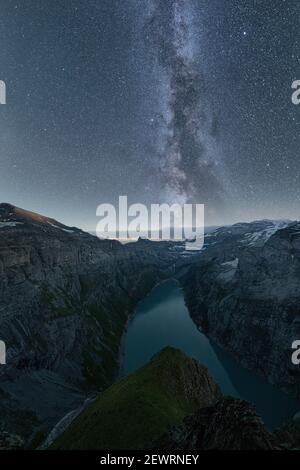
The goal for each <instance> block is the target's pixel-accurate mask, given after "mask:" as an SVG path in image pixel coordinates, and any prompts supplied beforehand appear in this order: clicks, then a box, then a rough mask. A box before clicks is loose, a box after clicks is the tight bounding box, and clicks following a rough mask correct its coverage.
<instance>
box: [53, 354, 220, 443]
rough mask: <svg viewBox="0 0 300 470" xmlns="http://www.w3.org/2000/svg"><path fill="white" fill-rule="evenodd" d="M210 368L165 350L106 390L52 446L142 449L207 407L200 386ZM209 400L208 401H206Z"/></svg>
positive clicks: (210, 397)
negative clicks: (199, 409) (198, 409)
mask: <svg viewBox="0 0 300 470" xmlns="http://www.w3.org/2000/svg"><path fill="white" fill-rule="evenodd" d="M207 377H208V375H207V372H206V369H205V368H201V366H198V365H197V366H196V365H195V362H194V361H193V360H192V359H190V358H188V357H187V356H185V354H183V353H182V352H181V351H179V350H176V349H173V348H165V349H163V350H162V351H161V352H160V353H158V354H157V355H156V356H154V358H153V359H152V360H151V362H149V363H148V364H147V365H145V366H144V367H142V368H141V369H139V370H137V371H136V372H134V373H132V374H130V375H129V376H128V377H126V378H124V379H122V380H120V381H119V382H117V383H115V384H114V385H112V386H111V387H109V388H108V389H106V390H105V391H104V392H103V393H102V394H101V395H100V396H99V397H98V398H97V399H96V400H95V401H94V402H93V403H92V404H91V405H89V406H88V407H87V408H86V409H85V410H84V411H83V412H82V413H81V414H80V415H79V416H78V417H77V418H76V419H75V420H74V422H73V423H72V424H71V425H70V427H69V428H68V429H67V430H66V431H65V432H64V433H63V434H62V435H61V436H60V437H59V438H58V439H57V441H56V442H55V443H54V444H53V446H52V448H54V449H142V448H145V446H146V445H147V444H149V443H150V442H151V441H152V440H153V439H156V438H158V437H159V436H160V435H162V434H163V433H164V432H165V431H166V430H167V429H168V428H169V427H170V426H172V425H175V424H179V423H180V422H181V421H182V420H183V418H184V417H185V416H187V415H188V414H192V413H193V412H194V411H195V410H196V409H197V408H199V407H201V406H205V405H207V403H206V402H207V400H208V399H209V400H211V399H212V395H214V390H213V388H210V389H209V390H210V394H209V395H210V396H209V398H206V397H205V398H204V395H203V394H201V393H198V392H199V389H198V385H197V384H199V383H202V384H203V385H204V386H205V384H207V383H208V382H209V379H208V378H207ZM204 401H206V402H205V403H204Z"/></svg>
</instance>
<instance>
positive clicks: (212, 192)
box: [0, 0, 300, 230]
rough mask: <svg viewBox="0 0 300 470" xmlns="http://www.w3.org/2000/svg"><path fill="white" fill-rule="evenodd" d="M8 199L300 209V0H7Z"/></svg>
mask: <svg viewBox="0 0 300 470" xmlns="http://www.w3.org/2000/svg"><path fill="white" fill-rule="evenodd" d="M0 12H1V16H0V79H1V80H4V81H5V82H6V86H7V105H6V106H0V200H1V202H10V203H13V204H16V205H18V206H20V207H24V208H27V209H30V210H34V211H37V212H40V213H42V214H45V215H49V216H52V217H54V218H56V219H58V220H60V221H62V222H64V223H66V224H68V225H77V226H79V227H82V228H84V229H88V230H94V229H95V226H96V223H97V218H96V207H97V206H98V204H100V203H102V202H110V203H114V204H115V203H117V200H118V197H119V195H128V198H129V201H130V202H140V203H146V204H149V203H152V202H155V203H161V202H170V203H174V202H179V203H186V202H193V203H204V204H205V205H206V223H208V224H223V223H231V222H236V221H245V220H246V221H247V220H253V219H260V218H291V219H300V138H299V126H300V106H295V105H293V104H292V101H291V95H292V89H291V85H292V82H293V81H294V80H296V79H300V54H299V51H300V28H299V25H300V2H299V0H272V1H267V0H226V1H225V0H122V1H121V0H51V1H50V0H26V1H25V0H22V1H11V0H0Z"/></svg>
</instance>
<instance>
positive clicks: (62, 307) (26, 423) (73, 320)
mask: <svg viewBox="0 0 300 470" xmlns="http://www.w3.org/2000/svg"><path fill="white" fill-rule="evenodd" d="M133 245H134V246H127V247H124V246H122V245H121V244H120V243H119V242H117V241H110V240H99V239H98V238H96V237H94V236H92V235H90V234H88V233H85V232H83V231H81V230H79V229H76V228H73V227H66V226H64V225H63V224H60V223H59V222H57V221H55V220H53V219H49V218H47V217H44V216H41V215H39V214H35V213H32V212H30V211H25V210H23V209H19V208H16V207H14V206H12V205H9V204H0V335H1V336H0V339H1V340H3V341H5V343H6V346H7V365H6V366H1V367H0V398H1V409H0V419H1V422H2V423H3V428H4V430H5V431H7V432H9V433H17V434H19V435H20V436H22V437H23V438H25V440H27V439H28V438H30V437H31V436H32V433H33V432H39V433H40V432H43V433H47V432H48V431H49V429H50V428H51V427H52V426H53V425H54V424H56V423H57V422H58V421H59V420H60V419H61V418H62V417H63V416H64V415H65V414H66V413H68V412H69V411H71V410H73V409H75V408H77V407H78V406H80V405H81V404H82V403H83V402H84V400H85V399H86V398H87V396H89V395H90V394H93V393H94V392H98V391H101V390H103V389H104V388H106V387H107V386H108V385H110V384H111V383H112V382H113V380H114V378H115V377H116V375H117V373H118V368H119V355H120V344H121V338H122V335H123V334H124V331H125V328H126V324H127V321H128V318H129V315H130V314H131V312H132V310H133V309H134V307H135V305H136V303H137V302H138V301H139V300H141V299H142V298H143V297H144V296H145V295H146V294H147V293H148V292H149V290H150V289H151V288H152V287H153V286H154V285H155V284H156V283H157V282H159V280H160V279H162V278H163V277H165V276H166V275H167V271H168V267H169V265H170V263H171V262H172V258H174V256H175V255H174V254H172V253H171V252H168V250H164V249H163V250H161V248H160V246H159V244H151V243H150V244H145V246H144V245H143V246H140V244H133Z"/></svg>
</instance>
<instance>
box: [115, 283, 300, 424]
mask: <svg viewBox="0 0 300 470" xmlns="http://www.w3.org/2000/svg"><path fill="white" fill-rule="evenodd" d="M165 346H173V347H176V348H179V349H181V350H182V351H184V352H185V353H186V354H187V355H189V356H191V357H194V358H196V359H198V360H199V362H201V363H202V364H204V365H205V366H206V367H207V368H208V369H209V372H210V374H211V375H212V376H213V377H214V379H215V381H216V382H217V383H218V384H219V385H220V387H221V389H222V391H223V393H224V394H227V395H233V396H236V397H239V398H243V399H245V400H247V401H249V402H251V403H253V404H254V405H255V407H256V410H257V413H258V414H259V415H260V416H261V417H262V419H263V421H264V422H265V424H266V425H267V427H268V428H269V429H274V428H276V427H277V426H278V425H280V424H281V423H282V422H283V421H284V420H285V419H287V418H290V417H292V416H293V415H294V414H295V413H296V412H298V411H299V410H300V403H299V402H297V401H296V400H294V399H292V398H290V397H289V396H288V395H286V394H285V393H283V392H281V391H280V390H278V389H277V388H275V387H273V386H272V385H270V384H268V383H267V382H266V381H265V380H264V379H262V378H261V377H259V376H257V375H256V374H255V373H253V372H252V371H249V370H247V369H245V368H243V367H241V366H240V365H239V364H238V362H237V361H236V360H235V359H233V358H232V356H231V355H230V354H228V353H227V352H226V351H224V350H223V349H221V348H220V347H219V346H217V345H216V344H215V343H214V342H213V341H211V340H210V339H208V338H207V337H206V336H205V335H204V334H203V333H201V331H199V330H198V329H197V327H196V325H195V324H194V322H193V321H192V319H191V318H190V316H189V313H188V310H187V307H186V305H185V302H184V298H183V293H182V290H181V288H180V287H179V284H178V283H177V282H176V281H175V280H170V281H167V282H164V283H162V284H160V285H159V286H157V287H155V288H154V289H153V290H152V291H151V293H150V294H149V295H148V296H147V297H146V298H145V299H144V300H143V301H142V302H141V303H140V304H139V305H138V307H137V309H136V312H135V315H134V317H133V319H132V320H131V322H130V324H129V326H128V331H127V334H126V338H125V341H124V356H123V364H122V374H123V375H125V374H128V373H129V372H132V371H133V370H135V369H137V368H138V367H141V366H142V365H144V364H145V363H146V362H148V361H149V359H151V357H152V356H153V355H154V354H155V353H156V352H158V351H160V350H161V349H162V348H163V347H165Z"/></svg>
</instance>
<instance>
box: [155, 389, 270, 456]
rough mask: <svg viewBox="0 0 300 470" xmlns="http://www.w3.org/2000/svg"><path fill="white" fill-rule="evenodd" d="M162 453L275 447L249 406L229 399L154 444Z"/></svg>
mask: <svg viewBox="0 0 300 470" xmlns="http://www.w3.org/2000/svg"><path fill="white" fill-rule="evenodd" d="M154 448H158V449H164V450H166V451H175V450H182V451H194V450H270V449H276V448H279V447H278V443H277V440H276V438H275V436H273V435H272V434H271V433H269V432H268V431H267V430H266V428H265V426H264V424H263V422H262V421H261V419H260V418H259V417H258V416H257V415H256V413H255V410H254V409H253V408H252V406H251V405H250V404H249V403H247V402H245V401H242V400H239V399H237V398H232V397H224V398H222V399H221V400H220V401H219V402H218V403H217V404H216V405H214V406H211V407H207V408H202V409H200V410H199V411H197V412H196V413H195V414H194V415H192V416H188V417H187V418H185V419H184V422H183V424H182V425H181V426H178V427H175V428H173V429H171V430H170V431H169V432H168V433H167V434H165V435H164V436H163V437H161V438H160V439H158V440H157V442H155V443H154Z"/></svg>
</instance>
